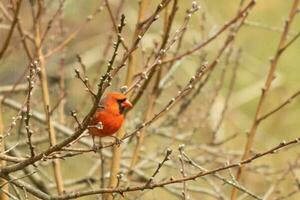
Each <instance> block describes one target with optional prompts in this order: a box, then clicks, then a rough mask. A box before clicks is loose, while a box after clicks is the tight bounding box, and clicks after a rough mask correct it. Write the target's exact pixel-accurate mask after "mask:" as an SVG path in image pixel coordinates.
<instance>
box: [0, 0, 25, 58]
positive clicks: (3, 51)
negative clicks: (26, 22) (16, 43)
mask: <svg viewBox="0 0 300 200" xmlns="http://www.w3.org/2000/svg"><path fill="white" fill-rule="evenodd" d="M21 4H22V0H19V1H18V4H17V9H16V12H15V16H14V19H13V22H12V24H11V27H10V29H9V32H8V35H7V37H6V39H5V40H4V44H3V46H2V48H1V50H0V60H1V59H2V58H3V55H4V53H5V51H6V49H7V48H8V45H9V42H10V39H11V37H12V35H13V32H14V29H15V26H16V24H17V21H18V16H19V13H20V10H21Z"/></svg>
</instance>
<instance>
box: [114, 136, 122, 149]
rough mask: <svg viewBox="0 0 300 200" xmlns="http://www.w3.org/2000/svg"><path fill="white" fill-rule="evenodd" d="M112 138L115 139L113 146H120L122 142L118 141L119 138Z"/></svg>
mask: <svg viewBox="0 0 300 200" xmlns="http://www.w3.org/2000/svg"><path fill="white" fill-rule="evenodd" d="M112 137H113V138H115V144H116V145H117V146H118V147H119V146H120V145H121V143H123V141H122V140H121V139H120V138H118V137H116V136H112Z"/></svg>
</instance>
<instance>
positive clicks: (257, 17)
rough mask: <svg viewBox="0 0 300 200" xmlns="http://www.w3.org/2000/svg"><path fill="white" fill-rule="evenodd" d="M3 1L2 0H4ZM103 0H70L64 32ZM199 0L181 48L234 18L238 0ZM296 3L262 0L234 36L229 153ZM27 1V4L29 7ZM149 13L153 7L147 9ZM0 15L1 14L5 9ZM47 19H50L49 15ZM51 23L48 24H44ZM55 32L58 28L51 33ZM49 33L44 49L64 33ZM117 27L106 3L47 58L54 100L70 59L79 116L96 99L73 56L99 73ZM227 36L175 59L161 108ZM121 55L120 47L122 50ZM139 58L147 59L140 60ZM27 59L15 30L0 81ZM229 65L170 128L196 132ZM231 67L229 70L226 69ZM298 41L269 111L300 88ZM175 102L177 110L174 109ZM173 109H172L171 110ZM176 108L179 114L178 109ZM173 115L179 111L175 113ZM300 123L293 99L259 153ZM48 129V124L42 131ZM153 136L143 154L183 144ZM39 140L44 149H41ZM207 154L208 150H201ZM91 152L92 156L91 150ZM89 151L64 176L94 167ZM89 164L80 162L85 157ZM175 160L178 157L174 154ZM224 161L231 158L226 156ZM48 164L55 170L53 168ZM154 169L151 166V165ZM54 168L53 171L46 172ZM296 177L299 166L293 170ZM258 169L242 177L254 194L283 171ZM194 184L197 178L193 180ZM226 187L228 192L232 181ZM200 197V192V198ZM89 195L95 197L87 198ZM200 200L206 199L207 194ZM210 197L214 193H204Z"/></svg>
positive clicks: (157, 27) (260, 138)
mask: <svg viewBox="0 0 300 200" xmlns="http://www.w3.org/2000/svg"><path fill="white" fill-rule="evenodd" d="M1 1H4V2H6V1H5V0H1ZM99 2H100V3H101V1H99V0H67V1H66V3H65V8H64V19H63V25H62V26H63V31H64V32H65V33H64V35H67V34H68V33H69V32H72V31H73V30H76V28H77V27H78V26H79V25H80V24H81V23H83V22H84V21H85V19H86V18H87V16H89V15H91V13H93V12H94V11H95V9H96V8H97V7H98V6H99ZM110 2H111V5H112V8H113V10H116V9H117V5H118V2H119V1H118V0H111V1H110ZM150 2H151V3H150V4H149V8H148V10H149V11H150V10H151V11H152V10H153V9H154V8H155V6H156V5H157V3H158V2H159V1H157V0H155V1H150ZM191 3H192V1H191V0H179V10H178V13H177V15H176V18H175V23H174V26H173V27H172V31H173V32H174V30H176V29H177V28H178V27H180V25H181V24H182V22H183V19H184V16H185V11H186V10H187V9H188V8H190V6H191ZM197 3H198V4H199V5H200V6H201V8H200V10H199V12H197V13H196V14H195V15H193V17H192V19H191V22H190V24H189V26H188V30H187V33H186V36H185V37H184V42H183V47H182V51H185V50H187V49H190V48H191V47H192V46H193V45H194V44H195V43H197V42H199V41H201V39H203V38H207V37H208V36H210V35H211V34H212V33H214V32H215V31H216V30H218V29H219V28H220V27H221V26H222V25H223V24H224V23H225V22H227V21H228V20H229V19H231V18H232V17H233V16H234V15H235V14H236V12H237V9H238V6H239V4H240V0H198V1H197ZM46 4H47V12H48V13H47V14H46V15H45V16H46V17H45V18H44V20H45V22H46V21H47V20H49V19H50V17H51V16H53V14H54V13H55V12H56V10H57V7H58V3H57V1H54V0H50V1H46ZM291 4H292V1H291V0H263V1H258V2H257V5H256V6H255V7H254V9H253V10H251V12H250V15H249V17H248V18H247V20H246V22H245V25H244V26H243V27H242V29H241V31H240V32H239V33H238V34H237V37H236V40H235V42H234V46H235V48H240V49H241V50H242V54H241V58H240V66H239V68H238V73H237V79H236V85H235V87H234V90H233V94H232V97H231V98H230V101H229V108H228V111H227V113H226V117H225V121H224V124H223V125H222V128H221V130H220V132H219V134H218V139H219V140H222V139H224V138H227V137H228V136H230V135H232V134H234V133H239V135H238V137H236V138H235V139H233V140H231V141H230V142H229V143H226V144H225V145H224V146H223V148H224V151H233V152H235V153H238V154H241V153H242V151H243V147H244V144H245V141H246V137H245V134H246V132H247V131H248V129H249V128H250V127H251V123H252V121H253V117H254V112H255V109H256V106H257V103H258V97H259V95H260V93H261V88H262V87H263V83H264V81H265V79H266V74H267V72H268V70H269V66H270V58H271V57H272V56H273V55H274V53H275V50H276V48H277V46H278V42H279V38H280V34H281V32H282V28H283V24H284V20H285V19H286V17H287V16H288V13H289V10H290V7H291ZM25 5H27V6H25ZM137 9H138V5H137V1H135V0H125V3H124V7H123V9H122V13H124V14H125V16H126V20H127V22H128V25H127V26H126V27H125V30H124V33H123V36H124V38H125V41H127V44H129V43H130V42H131V40H132V35H133V31H134V28H135V23H136V18H137ZM30 12H31V11H30V8H29V7H28V4H27V3H24V6H23V7H22V10H21V16H20V19H21V20H22V22H23V24H24V28H25V29H26V30H31V29H32V27H31V26H32V24H31V22H32V19H31V13H30ZM148 14H149V12H148ZM203 14H204V15H205V19H206V20H205V21H203V17H202V16H203ZM0 16H1V15H0ZM47 17H49V18H48V19H47ZM162 24H163V23H162V20H159V21H157V22H155V23H154V24H153V26H152V27H151V29H150V31H149V32H148V33H147V34H146V35H145V37H144V38H143V40H142V45H141V46H142V48H143V49H145V52H146V53H149V50H151V49H152V48H153V46H154V41H155V40H158V41H159V39H160V37H161V36H160V34H161V33H162ZM45 25H46V23H45ZM201 26H204V27H205V31H204V33H205V34H204V35H202V33H201ZM299 27H300V17H299V16H298V17H296V19H295V22H294V23H293V26H292V28H291V32H290V36H293V35H295V34H296V33H297V31H299ZM5 29H7V26H6V24H5V23H0V38H4V36H5V35H6V34H7V33H6V31H5ZM53 30H54V31H53ZM53 30H52V32H51V34H50V36H49V37H48V38H47V41H46V42H45V44H46V45H45V46H44V48H45V49H49V48H51V47H54V46H56V45H57V44H58V42H59V41H61V40H62V38H57V37H58V36H57V34H53V33H55V32H57V31H59V24H57V23H55V24H54V28H53ZM111 33H112V23H111V20H110V18H109V16H108V14H107V11H106V10H105V9H104V10H103V11H102V12H101V13H99V14H98V15H96V16H95V18H94V19H93V20H92V21H91V22H90V23H88V24H87V25H86V26H84V27H83V28H82V29H81V30H80V33H79V34H78V35H77V36H76V38H75V39H74V40H73V41H72V42H71V43H70V44H69V45H68V46H67V47H66V48H65V49H64V51H63V52H60V53H58V54H55V55H53V56H51V57H50V58H49V59H47V62H46V66H47V67H46V68H47V72H48V75H49V83H50V86H51V94H52V96H51V98H52V102H56V101H57V95H58V94H59V87H58V80H59V66H60V61H61V58H62V57H64V58H65V66H66V67H65V72H66V73H65V76H66V79H65V84H66V88H67V89H66V90H67V96H66V103H67V104H66V108H65V109H66V113H68V112H69V110H71V109H76V110H78V114H79V116H80V118H83V117H84V116H85V114H86V112H87V111H88V109H90V106H91V104H89V103H83V102H85V99H86V98H87V97H88V94H87V93H86V92H83V91H84V87H83V85H82V84H81V83H80V82H79V81H78V80H77V79H75V78H74V72H73V70H74V69H75V68H78V63H77V61H76V54H80V55H81V57H82V60H83V62H84V63H85V65H86V66H87V75H88V76H89V78H90V79H94V78H97V77H99V74H100V72H103V71H104V70H105V69H106V64H102V65H100V63H101V62H103V61H105V63H106V61H107V60H108V58H109V57H110V55H111V53H112V49H111V50H110V51H109V53H108V56H107V57H106V58H103V56H102V52H103V49H104V48H105V46H104V44H106V41H107V40H108V38H109V36H110V35H111ZM226 36H227V35H226V34H223V35H222V36H221V37H219V38H218V39H217V40H215V41H214V42H213V43H211V44H209V45H208V46H207V47H206V48H205V49H204V50H203V51H201V52H196V53H194V54H193V55H191V56H188V57H186V58H184V59H183V60H180V61H178V63H176V64H177V65H178V66H177V67H176V70H175V71H174V74H173V75H172V76H173V78H174V79H173V82H172V83H171V85H170V86H169V88H168V89H166V90H164V92H163V94H162V95H160V98H159V99H158V100H157V101H156V104H157V107H156V111H159V110H160V108H161V107H162V106H163V105H164V104H165V103H166V102H167V101H168V100H169V99H170V98H172V97H173V96H174V95H175V94H176V91H177V88H178V87H180V86H182V85H184V84H185V83H186V82H187V81H188V80H189V79H190V77H191V76H192V75H193V74H194V72H195V70H196V69H197V68H198V67H199V65H200V64H201V62H202V60H201V56H200V54H202V53H203V52H204V51H205V53H206V54H207V60H208V61H210V60H211V59H212V58H213V57H214V56H215V55H216V53H217V52H218V51H219V49H220V47H221V46H222V44H223V42H224V38H225V37H226ZM0 46H2V39H1V40H0ZM120 55H121V53H120ZM138 55H139V57H141V56H142V54H141V51H140V50H139V51H138ZM138 62H139V63H140V64H141V65H142V60H141V59H139V60H138ZM27 65H28V59H27V58H26V54H25V53H24V51H23V49H22V46H21V42H20V38H19V36H18V33H17V31H15V33H14V35H13V39H12V41H11V44H10V48H9V50H8V51H7V52H6V55H5V58H4V59H2V60H1V61H0V86H4V85H10V84H13V83H14V82H15V81H16V80H17V79H18V77H19V76H20V75H21V74H22V72H23V70H24V69H25V68H26V67H27ZM223 67H225V61H224V57H223V58H222V59H221V61H220V63H219V65H218V66H217V68H218V69H217V70H216V71H215V72H214V73H213V77H212V79H211V80H210V81H209V83H208V84H207V85H206V86H205V88H204V89H203V92H202V93H201V94H200V95H198V96H197V97H196V98H195V99H194V101H193V102H192V103H191V104H192V105H191V106H190V107H189V110H188V112H185V113H184V114H183V115H182V116H180V119H179V123H180V124H179V125H178V129H176V130H172V133H171V134H176V135H180V134H183V133H186V132H189V131H193V130H194V128H195V126H196V125H197V124H198V125H199V124H201V123H202V122H201V117H199V116H203V115H204V113H203V112H204V111H203V110H204V109H205V108H206V107H207V105H208V104H209V102H210V101H211V97H212V95H213V91H214V89H215V87H216V85H217V83H218V81H219V78H220V73H221V69H222V68H223ZM125 71H126V68H123V69H122V70H121V72H120V76H118V78H117V80H114V82H113V83H114V85H113V86H112V88H110V90H116V89H118V87H119V86H121V85H122V84H123V82H124V74H125ZM229 73H230V72H229ZM229 81H230V79H229V75H226V78H225V83H224V87H223V88H222V90H221V93H220V95H219V96H218V97H217V99H216V102H215V103H214V105H213V108H212V110H211V112H210V116H209V121H208V124H214V123H215V121H216V120H217V119H218V118H219V117H220V112H221V109H222V105H223V103H224V98H225V95H226V94H227V91H228V85H229ZM299 81H300V40H298V41H296V42H295V43H294V44H293V45H292V46H291V47H289V48H288V50H287V51H286V52H285V53H284V54H283V56H282V57H281V59H280V61H279V64H278V68H277V71H276V79H275V81H274V83H273V85H272V88H271V90H270V92H269V94H268V96H267V101H266V103H265V106H264V110H263V112H264V113H265V112H267V111H269V110H271V109H272V108H274V106H276V105H278V104H279V103H281V102H282V101H284V100H286V99H287V98H288V97H289V96H290V95H291V94H292V93H293V92H295V91H296V90H298V89H299V88H300V82H299ZM14 98H15V99H20V100H21V99H23V98H24V94H22V93H21V94H17V95H14ZM40 98H41V97H39V96H38V95H36V96H35V98H34V99H33V101H32V103H33V105H34V106H33V108H34V109H37V110H42V105H40V101H41V99H40ZM147 101H148V99H147V96H146V95H145V96H144V97H143V99H142V100H141V101H139V103H138V105H136V106H135V107H134V109H133V110H132V111H131V112H130V114H129V116H128V121H129V123H127V126H126V127H127V129H128V130H132V129H133V128H134V126H135V125H136V124H137V123H138V122H141V121H142V119H141V118H140V119H139V117H140V116H142V114H143V112H145V105H146V104H147ZM176 109H177V107H175V108H174V110H176ZM4 113H5V115H4V121H5V122H6V124H9V122H10V120H11V117H12V116H13V115H14V114H15V113H14V112H11V110H10V109H9V108H4ZM172 113H173V112H172V111H171V112H170V113H169V114H168V115H170V116H172ZM174 113H175V112H174ZM173 117H176V116H173ZM157 124H160V121H159V122H156V123H155V124H154V125H153V127H152V126H151V127H150V128H149V131H148V132H151V131H153V132H159V131H160V130H159V126H158V125H157ZM209 127H210V125H204V126H202V127H200V128H199V129H197V131H198V132H197V134H195V135H194V136H193V140H194V141H195V142H198V143H199V144H202V143H203V144H205V143H206V142H208V141H209V138H210V135H209V134H207V131H208V130H209ZM299 129H300V101H299V100H297V99H296V100H294V101H293V102H292V103H291V104H290V105H288V106H287V107H286V108H284V109H282V110H281V111H279V112H278V113H277V114H275V115H273V116H271V117H270V118H269V119H268V120H266V121H264V122H263V123H262V125H261V126H260V127H259V129H258V132H257V135H256V138H255V145H254V149H255V151H264V150H267V149H269V148H271V147H273V146H274V145H276V144H278V143H280V142H281V141H282V140H290V139H294V138H295V137H298V136H299ZM41 131H43V130H41ZM153 137H154V138H156V139H154V140H151V141H149V142H147V143H146V144H145V148H144V154H148V156H149V155H150V156H151V152H152V151H155V152H163V150H164V149H165V148H166V146H168V145H170V146H171V147H173V148H177V145H178V143H165V140H164V139H161V137H160V136H153ZM42 147H43V146H40V147H39V148H42ZM131 150H132V147H128V150H126V151H125V153H124V157H125V158H124V159H125V161H126V159H128V158H126V156H130V155H131V153H129V152H131ZM187 152H189V153H191V154H193V150H192V149H191V150H189V149H187ZM201 153H204V152H201ZM299 153H300V149H299V147H296V148H293V149H292V150H291V151H284V152H281V153H280V155H275V156H269V157H265V158H264V159H261V160H258V161H255V162H254V165H258V166H263V165H264V163H266V162H268V163H272V165H273V166H274V168H276V169H278V170H280V169H282V167H283V166H286V165H287V163H291V162H293V161H294V160H295V157H297V156H298V155H299ZM89 156H91V157H92V158H94V155H89ZM85 157H86V155H82V156H78V157H75V158H70V159H68V160H67V161H62V162H63V163H64V168H63V176H64V177H65V178H74V176H75V177H78V176H84V174H85V173H86V168H89V167H90V166H91V165H92V164H93V159H85ZM83 159H84V160H85V161H86V162H82V160H83ZM174 159H176V158H174ZM225 160H226V158H225ZM206 166H207V167H208V168H209V167H212V166H214V164H209V163H206ZM49 170H51V169H49ZM150 172H151V170H150ZM163 172H164V173H161V174H163V175H161V176H162V177H164V176H165V175H166V174H170V175H171V174H176V173H178V171H177V169H174V171H172V170H165V171H164V170H163ZM49 173H50V171H49ZM296 173H297V175H299V173H300V171H296ZM261 176H262V174H260V173H250V175H249V174H248V175H247V179H246V180H244V183H245V185H247V186H249V189H250V190H251V191H255V192H256V193H257V194H263V193H264V192H265V191H266V190H267V189H268V187H269V183H270V182H272V181H274V180H276V179H277V178H278V177H277V176H276V174H275V175H274V176H272V174H270V175H269V176H266V177H261ZM200 183H201V184H203V186H204V185H206V184H207V183H206V182H205V180H202V181H200ZM292 184H294V183H293V181H291V180H287V181H286V182H284V184H283V185H282V186H283V188H285V189H286V190H288V189H289V187H290V186H291V185H292ZM191 185H193V183H191ZM224 187H227V188H228V195H229V192H230V187H229V186H228V185H225V186H224ZM162 198H165V199H172V197H170V195H169V194H167V193H166V192H165V191H164V190H163V189H157V190H155V191H149V192H147V193H146V194H145V196H144V198H143V199H162ZM199 198H200V197H199ZM299 198H300V195H299V194H298V195H294V196H293V197H291V198H290V199H295V200H296V199H299ZM86 199H90V197H87V198H86ZM201 199H206V197H205V198H202V197H201ZM207 199H210V198H209V197H207Z"/></svg>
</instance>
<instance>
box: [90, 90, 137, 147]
mask: <svg viewBox="0 0 300 200" xmlns="http://www.w3.org/2000/svg"><path fill="white" fill-rule="evenodd" d="M130 107H132V104H131V103H130V101H128V100H127V99H126V96H125V95H124V94H122V93H119V92H111V93H108V94H107V95H106V96H105V97H104V98H103V99H102V100H101V101H100V105H99V108H98V110H97V111H96V113H95V114H94V116H93V118H92V119H91V122H90V124H89V126H88V130H89V133H90V134H91V135H92V137H93V142H94V138H95V136H98V137H105V136H111V137H114V138H115V139H117V138H116V137H115V136H113V134H114V133H116V132H117V131H118V130H119V129H120V128H121V126H122V124H123V122H124V111H125V109H127V108H130ZM94 148H95V142H94Z"/></svg>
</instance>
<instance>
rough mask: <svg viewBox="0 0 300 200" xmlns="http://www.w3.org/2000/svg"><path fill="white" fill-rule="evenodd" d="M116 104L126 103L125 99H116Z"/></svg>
mask: <svg viewBox="0 0 300 200" xmlns="http://www.w3.org/2000/svg"><path fill="white" fill-rule="evenodd" d="M117 101H118V103H123V102H124V101H126V98H124V99H117Z"/></svg>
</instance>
